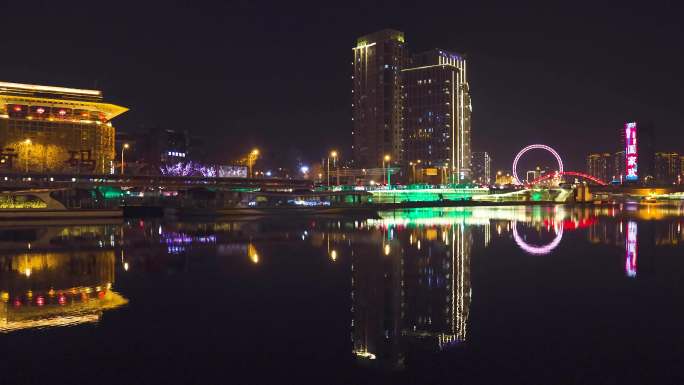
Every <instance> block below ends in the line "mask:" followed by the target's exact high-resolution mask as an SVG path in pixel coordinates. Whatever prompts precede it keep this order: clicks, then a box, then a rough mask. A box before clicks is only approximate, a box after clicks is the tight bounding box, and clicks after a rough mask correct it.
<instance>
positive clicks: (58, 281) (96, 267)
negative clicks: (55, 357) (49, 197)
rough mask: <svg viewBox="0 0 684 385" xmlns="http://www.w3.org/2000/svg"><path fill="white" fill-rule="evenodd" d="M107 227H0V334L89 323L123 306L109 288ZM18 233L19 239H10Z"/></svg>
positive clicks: (111, 252) (111, 265) (111, 264)
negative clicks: (8, 228)
mask: <svg viewBox="0 0 684 385" xmlns="http://www.w3.org/2000/svg"><path fill="white" fill-rule="evenodd" d="M109 230H111V227H107V226H82V227H67V228H59V227H54V228H50V227H48V228H40V229H20V230H0V250H1V251H0V298H1V300H2V302H1V303H0V332H5V333H6V332H13V331H17V330H22V329H31V328H45V327H54V326H68V325H76V324H82V323H95V322H98V321H99V320H100V319H101V317H102V315H103V313H104V312H105V311H107V310H110V309H114V308H117V307H120V306H122V305H124V304H126V303H127V302H128V301H127V300H126V299H125V298H123V297H122V296H121V295H119V294H118V293H116V292H114V291H113V290H112V284H113V283H114V274H115V263H116V258H115V253H114V250H113V247H112V246H113V238H111V237H110V235H111V234H110V233H109ZM18 234H22V235H21V236H20V237H19V239H21V241H20V242H17V238H16V237H13V235H18ZM110 240H111V241H112V242H111V243H110V242H108V241H110ZM25 241H30V242H25ZM20 244H22V246H21V249H23V250H21V249H18V246H19V245H20Z"/></svg>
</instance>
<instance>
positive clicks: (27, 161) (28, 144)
mask: <svg viewBox="0 0 684 385" xmlns="http://www.w3.org/2000/svg"><path fill="white" fill-rule="evenodd" d="M31 143H33V142H31V139H26V140H25V141H24V144H25V145H26V173H27V174H28V171H29V158H30V157H31Z"/></svg>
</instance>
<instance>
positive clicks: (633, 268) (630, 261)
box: [625, 221, 637, 277]
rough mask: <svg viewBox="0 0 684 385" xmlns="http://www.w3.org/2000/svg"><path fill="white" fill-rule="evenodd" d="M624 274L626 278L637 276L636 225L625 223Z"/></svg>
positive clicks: (634, 223)
mask: <svg viewBox="0 0 684 385" xmlns="http://www.w3.org/2000/svg"><path fill="white" fill-rule="evenodd" d="M625 254H626V260H625V272H626V273H627V276H628V277H636V274H637V223H636V222H634V221H629V222H627V236H626V237H625Z"/></svg>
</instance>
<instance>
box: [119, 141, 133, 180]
mask: <svg viewBox="0 0 684 385" xmlns="http://www.w3.org/2000/svg"><path fill="white" fill-rule="evenodd" d="M130 147H131V146H129V145H128V143H124V145H123V146H121V175H123V174H124V150H128V149H129V148H130Z"/></svg>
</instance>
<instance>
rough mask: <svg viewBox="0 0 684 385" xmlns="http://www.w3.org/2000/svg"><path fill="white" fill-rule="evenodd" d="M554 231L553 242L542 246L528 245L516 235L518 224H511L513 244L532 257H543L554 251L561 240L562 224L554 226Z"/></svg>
mask: <svg viewBox="0 0 684 385" xmlns="http://www.w3.org/2000/svg"><path fill="white" fill-rule="evenodd" d="M554 229H555V230H556V237H555V238H553V240H552V241H551V242H550V243H549V244H546V245H543V246H535V245H530V244H529V243H527V242H525V240H523V239H522V237H521V236H520V234H519V233H518V223H517V222H515V223H513V239H514V240H515V243H516V244H518V247H520V248H521V249H523V250H524V251H525V252H527V253H529V254H533V255H545V254H549V253H550V252H552V251H553V249H555V248H556V247H557V246H558V245H559V244H560V242H561V240H562V239H563V224H562V223H557V224H556V225H555V226H554Z"/></svg>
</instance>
